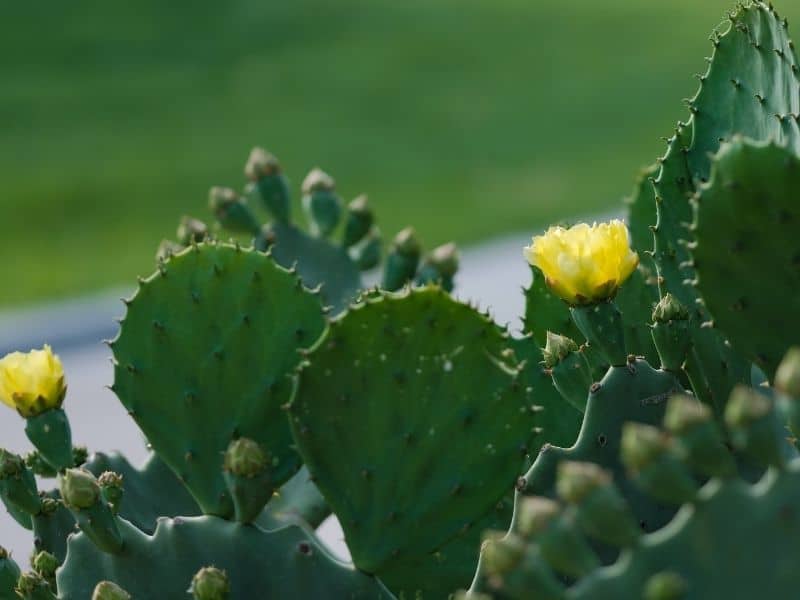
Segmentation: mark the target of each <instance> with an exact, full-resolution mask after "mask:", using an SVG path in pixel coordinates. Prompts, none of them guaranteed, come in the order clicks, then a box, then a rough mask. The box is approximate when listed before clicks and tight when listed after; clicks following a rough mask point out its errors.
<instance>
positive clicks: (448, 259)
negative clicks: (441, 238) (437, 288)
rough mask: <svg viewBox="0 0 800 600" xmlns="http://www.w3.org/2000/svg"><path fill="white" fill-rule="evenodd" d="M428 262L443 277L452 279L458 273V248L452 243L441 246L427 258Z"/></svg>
mask: <svg viewBox="0 0 800 600" xmlns="http://www.w3.org/2000/svg"><path fill="white" fill-rule="evenodd" d="M428 262H429V263H430V264H431V265H433V266H434V267H435V268H436V269H437V270H438V271H439V273H441V275H442V276H443V277H453V276H454V275H455V274H456V273H457V272H458V263H459V255H458V247H457V246H456V245H455V243H454V242H450V243H449V244H443V245H441V246H439V247H438V248H435V249H434V250H433V252H431V254H430V256H429V257H428Z"/></svg>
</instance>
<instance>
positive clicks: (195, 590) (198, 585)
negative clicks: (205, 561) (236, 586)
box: [189, 567, 231, 600]
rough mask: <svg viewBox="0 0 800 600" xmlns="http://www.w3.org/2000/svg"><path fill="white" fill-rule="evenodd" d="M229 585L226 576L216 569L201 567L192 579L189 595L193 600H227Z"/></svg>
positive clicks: (223, 572) (229, 590)
mask: <svg viewBox="0 0 800 600" xmlns="http://www.w3.org/2000/svg"><path fill="white" fill-rule="evenodd" d="M230 592H231V584H230V582H229V581H228V574H227V573H225V571H223V570H222V569H217V568H216V567H203V568H202V569H200V570H199V571H198V572H197V573H195V575H194V577H192V585H191V586H190V587H189V593H191V594H192V597H193V598H194V599H195V600H227V599H228V597H229V596H230Z"/></svg>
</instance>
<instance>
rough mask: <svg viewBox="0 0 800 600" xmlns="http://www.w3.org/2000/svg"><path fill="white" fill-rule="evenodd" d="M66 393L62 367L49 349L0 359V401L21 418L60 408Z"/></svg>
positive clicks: (12, 354)
mask: <svg viewBox="0 0 800 600" xmlns="http://www.w3.org/2000/svg"><path fill="white" fill-rule="evenodd" d="M66 392H67V387H66V385H65V384H64V367H63V366H62V364H61V360H60V359H59V358H58V356H57V355H55V354H53V350H52V348H50V346H48V345H46V344H45V346H44V348H42V349H41V350H31V351H30V352H28V353H24V352H11V353H10V354H6V355H5V356H4V357H3V358H2V359H0V401H2V402H3V403H5V404H8V406H10V407H11V408H15V409H16V410H17V412H19V414H21V415H22V416H23V417H26V418H27V417H35V416H37V415H40V414H41V413H43V412H45V411H47V410H50V409H51V408H57V407H59V406H61V403H62V402H63V401H64V395H65V394H66Z"/></svg>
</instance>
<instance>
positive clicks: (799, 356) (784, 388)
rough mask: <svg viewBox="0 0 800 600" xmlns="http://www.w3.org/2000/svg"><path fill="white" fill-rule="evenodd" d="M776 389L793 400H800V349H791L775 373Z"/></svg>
mask: <svg viewBox="0 0 800 600" xmlns="http://www.w3.org/2000/svg"><path fill="white" fill-rule="evenodd" d="M775 388H776V389H778V390H779V391H781V392H783V393H784V394H786V395H787V396H790V397H792V398H800V347H794V348H790V349H789V351H788V352H787V353H786V356H784V357H783V360H782V361H781V364H780V365H778V370H777V371H776V372H775Z"/></svg>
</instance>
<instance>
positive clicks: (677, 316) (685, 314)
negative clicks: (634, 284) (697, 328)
mask: <svg viewBox="0 0 800 600" xmlns="http://www.w3.org/2000/svg"><path fill="white" fill-rule="evenodd" d="M688 318H689V311H688V310H686V307H685V306H683V304H681V303H680V301H679V300H678V299H677V298H676V297H675V296H673V295H672V294H670V293H669V292H667V293H666V294H665V295H664V297H663V298H661V300H660V301H659V302H658V304H656V307H655V309H653V321H654V322H656V323H667V322H669V321H686V320H687V319H688Z"/></svg>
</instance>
